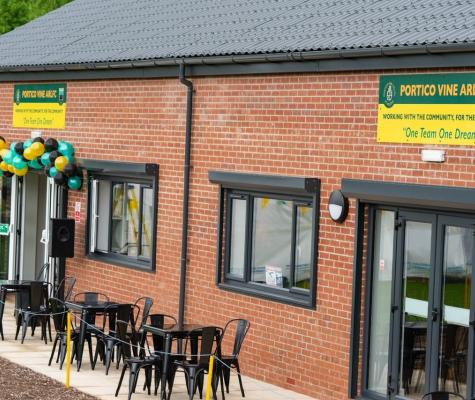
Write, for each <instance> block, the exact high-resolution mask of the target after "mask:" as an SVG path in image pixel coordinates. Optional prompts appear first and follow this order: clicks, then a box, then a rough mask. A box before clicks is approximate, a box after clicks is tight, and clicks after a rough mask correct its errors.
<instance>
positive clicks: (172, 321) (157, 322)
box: [150, 314, 178, 354]
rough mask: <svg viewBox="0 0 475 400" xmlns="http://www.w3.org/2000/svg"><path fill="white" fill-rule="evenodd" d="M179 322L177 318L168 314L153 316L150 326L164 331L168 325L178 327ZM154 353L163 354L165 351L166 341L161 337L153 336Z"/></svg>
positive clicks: (151, 316)
mask: <svg viewBox="0 0 475 400" xmlns="http://www.w3.org/2000/svg"><path fill="white" fill-rule="evenodd" d="M177 323H178V322H177V320H176V318H175V317H172V316H171V315H166V314H151V315H150V325H151V326H153V327H154V328H159V329H163V328H164V327H166V326H168V325H176V324H177ZM152 343H153V351H154V353H156V354H157V353H160V352H163V351H164V349H165V339H164V337H163V336H161V335H152Z"/></svg>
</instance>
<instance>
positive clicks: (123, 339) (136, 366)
mask: <svg viewBox="0 0 475 400" xmlns="http://www.w3.org/2000/svg"><path fill="white" fill-rule="evenodd" d="M128 327H129V323H128V322H126V321H120V320H117V322H116V333H117V339H118V340H119V341H120V345H121V352H122V355H123V358H124V366H123V368H122V373H121V374H120V379H119V384H118V385H117V389H116V391H115V396H116V397H117V396H118V395H119V391H120V387H121V386H122V381H123V379H124V375H125V372H126V371H127V369H128V370H129V394H128V400H130V398H131V397H132V393H134V392H135V389H136V386H137V381H138V377H139V373H140V370H141V369H142V368H143V369H144V370H145V386H146V387H147V388H148V394H149V395H150V392H151V386H152V370H153V367H154V366H155V365H156V364H157V363H159V362H160V360H159V358H157V357H133V354H132V350H131V346H132V345H131V343H130V342H128V339H127V329H128ZM140 353H141V352H139V354H140Z"/></svg>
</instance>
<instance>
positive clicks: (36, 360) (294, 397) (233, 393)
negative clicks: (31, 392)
mask: <svg viewBox="0 0 475 400" xmlns="http://www.w3.org/2000/svg"><path fill="white" fill-rule="evenodd" d="M3 322H4V332H5V341H3V342H0V356H1V357H4V358H6V359H8V360H10V361H12V362H14V363H17V364H21V365H24V366H26V367H28V368H30V369H32V370H33V371H36V372H39V373H41V374H44V375H46V376H49V377H50V378H53V379H55V380H57V381H59V382H64V381H65V368H63V370H62V371H60V370H59V367H58V365H57V364H55V363H54V361H55V360H53V364H52V365H51V367H48V360H49V357H50V354H51V349H52V344H51V343H48V345H45V344H44V342H42V341H40V338H39V336H38V335H39V334H40V332H39V329H37V332H36V334H35V336H34V337H31V336H30V330H28V335H27V338H26V339H25V343H24V344H23V345H22V344H21V343H20V341H15V340H14V334H15V321H14V318H13V309H12V306H11V305H10V304H8V305H7V308H6V310H5V314H4V317H3ZM53 339H54V337H53ZM75 367H76V364H74V365H72V368H71V371H72V373H71V385H72V386H74V387H76V388H78V389H79V390H81V391H83V392H85V393H88V394H90V395H93V396H96V397H98V398H99V399H103V400H114V399H119V400H124V399H127V391H128V386H127V385H128V380H127V376H128V375H126V376H125V378H124V383H123V384H122V388H121V393H120V394H119V397H115V396H114V394H115V389H116V387H117V383H118V381H119V376H120V370H116V369H115V367H111V370H110V372H109V375H108V376H106V375H105V369H104V367H103V365H102V364H99V363H98V365H97V367H96V370H95V371H92V370H91V366H90V363H89V357H88V356H87V351H85V352H84V357H83V364H82V368H81V371H80V372H77V371H76V368H75ZM0 373H1V371H0ZM19 379H21V377H19ZM243 380H244V389H245V391H246V397H245V399H247V400H310V399H311V398H310V397H307V396H303V395H301V394H298V393H294V392H291V391H288V390H284V389H281V388H279V387H277V386H274V385H269V384H267V383H264V382H260V381H257V380H255V379H252V378H248V377H245V376H244V377H243ZM32 384H34V382H32ZM142 385H143V373H142V374H141V379H140V381H139V384H138V385H137V388H140V389H139V390H137V393H136V394H134V395H133V397H132V399H133V400H144V399H157V398H158V397H155V396H153V395H152V396H148V395H147V394H146V393H145V392H142V390H141V388H142ZM230 386H231V387H230V393H229V394H227V395H226V400H239V399H242V397H241V392H240V390H239V384H238V381H237V376H235V375H232V376H231V385H230ZM218 398H219V399H220V398H221V395H220V394H218ZM172 399H173V400H187V399H188V396H187V394H186V386H185V382H184V378H183V376H181V374H178V375H177V377H176V380H175V385H174V387H173V395H172ZM195 399H197V400H198V399H199V395H198V394H196V396H195Z"/></svg>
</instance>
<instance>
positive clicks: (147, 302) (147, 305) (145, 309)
mask: <svg viewBox="0 0 475 400" xmlns="http://www.w3.org/2000/svg"><path fill="white" fill-rule="evenodd" d="M142 303H143V306H142V307H140V305H141V304H142ZM152 306H153V299H152V298H151V297H139V298H138V299H137V300H136V301H135V304H134V309H135V310H137V309H138V313H137V315H136V316H135V319H134V320H133V321H132V323H133V325H134V326H135V328H136V329H140V328H141V327H142V326H143V324H146V323H147V319H148V316H149V314H150V310H151V309H152ZM140 311H141V314H142V318H141V319H140ZM139 319H140V325H138V326H137V322H139V321H138V320H139Z"/></svg>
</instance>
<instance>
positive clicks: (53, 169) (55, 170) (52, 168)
mask: <svg viewBox="0 0 475 400" xmlns="http://www.w3.org/2000/svg"><path fill="white" fill-rule="evenodd" d="M57 172H58V170H57V169H56V167H51V168H50V170H49V176H50V177H51V178H54V176H55V175H56V173H57Z"/></svg>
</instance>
